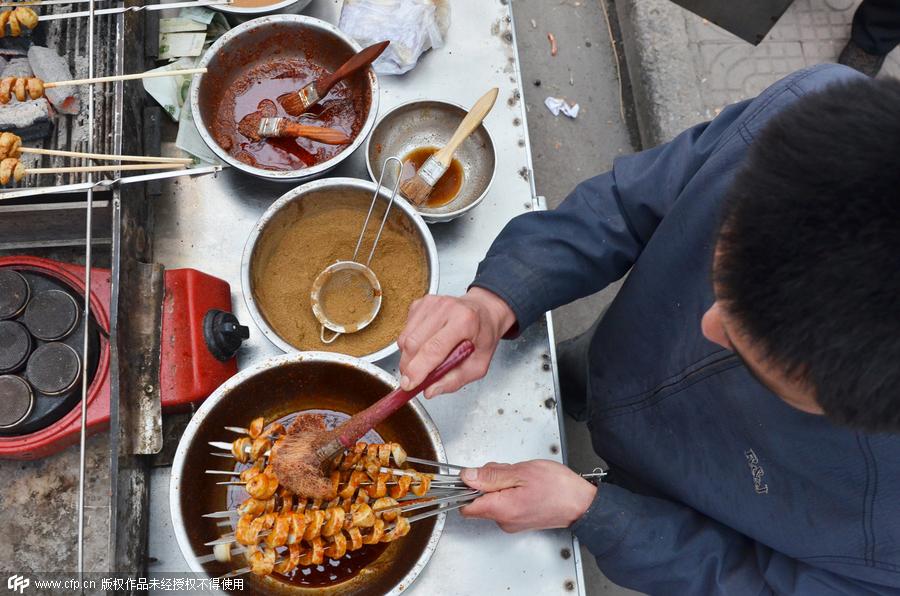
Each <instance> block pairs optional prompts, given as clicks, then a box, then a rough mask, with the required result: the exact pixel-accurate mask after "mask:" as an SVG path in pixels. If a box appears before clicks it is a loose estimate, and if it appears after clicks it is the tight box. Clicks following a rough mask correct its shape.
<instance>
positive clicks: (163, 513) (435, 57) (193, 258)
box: [149, 0, 584, 594]
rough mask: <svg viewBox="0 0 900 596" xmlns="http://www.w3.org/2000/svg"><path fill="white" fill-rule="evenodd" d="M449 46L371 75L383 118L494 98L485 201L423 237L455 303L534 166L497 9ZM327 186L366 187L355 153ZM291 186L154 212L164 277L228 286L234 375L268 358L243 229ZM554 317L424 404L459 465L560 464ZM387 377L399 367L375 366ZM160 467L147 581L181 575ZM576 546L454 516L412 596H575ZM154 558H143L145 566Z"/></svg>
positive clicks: (204, 186)
mask: <svg viewBox="0 0 900 596" xmlns="http://www.w3.org/2000/svg"><path fill="white" fill-rule="evenodd" d="M340 6H341V2H340V1H339V0H314V2H313V3H312V4H311V5H310V7H309V8H308V9H307V10H306V11H305V14H310V15H312V16H316V17H319V18H322V19H325V20H328V21H330V22H337V18H338V15H339V12H340ZM451 10H452V14H451V19H452V24H451V27H450V33H449V36H448V39H447V43H446V45H445V47H444V48H442V49H440V50H436V51H430V52H428V53H427V54H426V55H425V56H423V58H422V59H421V60H420V62H419V64H418V65H417V67H416V68H415V70H413V71H412V72H410V73H408V74H407V75H404V76H402V77H387V76H385V77H380V82H381V84H382V92H381V106H380V110H381V113H385V112H386V111H387V110H389V109H391V108H392V107H394V106H396V105H398V104H400V103H402V102H405V101H409V100H411V99H416V98H428V99H444V100H449V101H452V102H456V103H460V104H463V105H471V104H472V103H473V102H474V101H475V100H476V99H477V98H478V97H480V96H481V95H482V94H483V93H484V91H485V90H487V89H488V88H490V87H492V86H497V87H499V88H500V96H499V98H498V100H497V104H496V106H495V107H494V110H493V111H492V112H491V114H490V115H489V116H488V118H487V120H486V121H485V124H486V126H487V127H488V128H489V129H490V131H491V134H492V135H493V137H494V142H495V143H496V146H497V153H498V155H497V172H496V177H495V180H494V184H493V186H492V188H491V191H490V194H489V195H488V196H487V197H486V199H485V200H484V202H483V203H482V204H481V205H480V206H478V207H477V208H476V209H475V210H473V211H472V212H470V213H469V214H467V215H466V216H465V217H463V218H461V219H458V220H455V221H453V222H451V223H447V224H437V225H434V226H432V232H433V233H434V236H435V240H436V242H437V246H438V253H439V255H440V267H441V281H440V291H441V293H446V294H460V293H462V292H464V291H465V289H466V287H467V285H468V283H469V282H470V281H471V280H472V278H473V276H474V274H475V270H476V267H477V264H478V262H479V261H480V260H481V258H482V257H483V256H484V254H485V252H486V251H487V248H488V246H489V245H490V243H491V241H492V240H493V239H494V238H495V237H496V236H497V234H498V233H499V232H500V230H501V229H502V228H503V226H504V225H505V224H506V222H507V221H509V220H510V219H511V218H512V217H514V216H516V215H519V214H521V213H524V212H526V211H529V210H531V209H535V208H539V207H540V206H539V202H538V200H537V198H536V197H535V196H534V185H533V184H532V182H531V179H530V172H531V154H530V147H529V142H528V133H527V127H526V124H525V110H524V106H523V103H522V101H521V78H520V74H519V65H518V57H517V54H516V50H515V33H514V31H513V30H512V19H511V12H510V11H511V8H510V6H509V3H508V2H507V1H506V0H454V2H452V9H451ZM333 175H335V176H351V177H357V178H366V177H367V174H366V167H365V159H364V155H363V152H362V150H359V151H357V153H356V154H355V155H353V156H352V157H351V158H350V159H348V160H347V161H346V162H345V163H344V164H342V166H341V167H340V168H338V169H337V170H336V171H334V172H333ZM289 188H290V187H289V186H285V185H280V184H275V183H264V182H261V181H260V180H256V179H253V178H250V177H247V176H245V175H242V174H241V173H240V172H237V171H226V172H223V173H222V174H220V175H219V176H218V177H217V178H211V177H205V178H197V179H193V180H188V179H173V182H171V183H170V185H169V186H168V187H166V188H165V189H164V192H163V195H162V198H160V199H159V201H158V202H157V203H156V204H155V206H154V207H155V218H156V220H155V224H154V230H155V232H154V239H153V244H154V248H155V258H156V260H157V261H159V262H161V263H163V264H164V265H165V266H167V267H195V268H197V269H200V270H202V271H205V272H206V273H209V274H212V275H216V276H219V277H221V278H223V279H225V280H227V281H228V282H229V283H231V290H232V296H233V300H234V306H235V313H236V314H237V316H238V317H239V318H240V319H241V321H242V322H243V323H244V324H247V325H250V326H251V339H250V340H249V341H248V342H247V343H246V344H245V347H244V348H243V349H242V350H241V352H240V355H239V363H240V365H241V366H242V367H244V366H247V365H249V364H251V363H255V362H258V361H259V360H260V359H263V358H266V357H268V356H272V355H275V354H277V353H279V352H278V350H277V348H276V347H275V346H274V345H273V344H271V343H269V342H268V341H267V340H266V339H265V338H264V336H263V334H262V333H261V332H260V331H259V330H258V329H256V328H255V327H253V323H252V321H251V319H250V316H249V314H248V311H247V308H246V305H245V303H244V298H243V295H242V293H241V287H240V260H241V252H242V250H243V248H244V242H245V239H246V238H247V236H248V234H249V231H250V228H251V227H252V225H253V224H254V223H255V222H256V220H257V219H258V218H259V216H260V215H261V214H262V213H263V211H264V210H265V209H266V207H268V206H269V205H270V204H271V203H272V202H273V201H274V200H275V199H277V198H278V197H279V196H280V195H281V194H283V193H284V192H286V191H287V190H289ZM553 345H554V342H553V337H552V326H550V325H549V318H548V319H547V320H545V321H543V322H541V323H539V324H536V325H534V326H533V327H532V328H531V329H529V330H528V331H527V333H525V334H524V335H523V336H522V337H521V338H520V339H518V340H517V341H514V342H503V344H502V345H501V346H500V349H499V350H498V351H497V355H496V356H495V358H494V362H493V365H492V367H491V370H490V372H489V374H488V375H487V377H486V378H485V379H483V380H482V381H480V382H478V383H474V384H472V385H470V386H468V387H466V388H465V389H463V390H462V391H460V392H458V393H457V394H455V395H449V396H443V397H441V398H440V399H436V400H432V401H428V402H426V403H425V407H426V408H427V410H428V412H429V413H430V414H431V416H432V417H433V418H434V420H435V422H436V423H437V426H438V428H439V429H440V432H441V437H442V439H443V441H444V445H445V447H446V450H447V457H448V460H449V461H451V462H453V463H457V464H461V465H479V464H482V463H484V462H487V461H492V460H493V461H506V462H514V461H520V460H525V459H533V458H548V459H555V460H558V461H561V460H562V458H563V447H562V446H563V444H564V440H563V438H562V436H561V434H562V428H561V420H560V417H561V411H560V409H559V405H558V400H557V388H556V387H557V384H556V381H555V377H556V366H555V353H554V348H553ZM379 364H380V365H381V366H382V367H383V368H385V369H387V370H389V371H394V372H395V371H396V366H397V359H396V358H390V359H388V360H386V361H382V362H380V363H379ZM167 484H168V469H167V468H160V469H157V470H155V472H154V476H153V478H152V488H151V520H150V522H151V523H150V526H151V536H150V546H149V555H150V557H152V558H153V559H155V562H154V563H153V564H152V565H151V571H155V572H163V571H186V570H187V569H188V567H187V564H186V563H185V562H184V561H183V560H182V559H181V556H180V553H179V551H178V547H177V545H176V544H175V540H174V536H173V535H172V533H171V528H170V521H169V511H168V502H167V497H166V492H167ZM578 553H579V551H578V548H577V544H573V538H572V536H571V534H570V533H569V532H568V531H552V532H539V533H528V534H516V535H509V534H505V533H503V532H502V531H500V530H499V529H498V528H497V527H496V526H495V525H494V524H493V523H488V522H483V521H469V520H464V519H462V518H461V517H459V516H458V515H457V514H456V513H455V512H454V513H451V514H449V516H448V519H447V524H446V529H445V531H444V535H443V536H442V538H441V540H440V543H439V544H438V547H437V552H436V553H435V555H434V557H433V558H432V560H431V562H430V563H429V564H428V566H427V567H426V569H425V571H424V572H423V573H422V575H421V576H420V577H419V578H418V579H417V580H416V582H415V583H414V584H413V585H412V586H411V587H410V589H411V590H413V591H414V592H415V593H416V594H498V593H511V594H554V593H559V594H565V593H572V592H575V591H577V592H578V593H584V586H583V580H582V574H581V561H580V558H579V554H578ZM153 559H151V560H153Z"/></svg>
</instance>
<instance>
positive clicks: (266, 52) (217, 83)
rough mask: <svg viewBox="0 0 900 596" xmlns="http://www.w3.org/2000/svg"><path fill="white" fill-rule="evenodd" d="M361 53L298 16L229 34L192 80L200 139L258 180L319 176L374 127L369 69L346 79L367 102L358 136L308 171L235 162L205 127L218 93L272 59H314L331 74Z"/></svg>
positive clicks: (331, 30) (325, 26)
mask: <svg viewBox="0 0 900 596" xmlns="http://www.w3.org/2000/svg"><path fill="white" fill-rule="evenodd" d="M285 40H289V43H285ZM361 49H362V48H361V47H360V46H359V44H357V43H356V42H355V41H353V39H351V38H350V37H348V36H347V35H345V34H344V33H342V32H341V31H340V30H339V29H338V28H337V27H335V26H333V25H331V24H330V23H326V22H325V21H322V20H319V19H314V18H312V17H307V16H302V15H269V16H264V17H260V18H258V19H253V20H252V21H247V22H246V23H244V24H242V25H239V26H237V27H235V28H234V29H231V30H230V31H228V32H227V33H226V34H225V35H223V36H222V37H220V38H219V39H218V40H216V42H215V43H214V44H213V45H212V46H211V47H210V48H209V50H207V51H206V53H205V54H204V55H203V58H201V60H200V63H199V64H198V65H197V66H198V67H203V68H207V69H208V72H206V73H205V74H198V75H194V78H193V80H192V81H191V90H190V101H191V111H192V113H193V115H194V122H195V123H196V124H197V129H198V130H199V131H200V136H201V137H203V140H204V141H205V142H206V144H207V145H208V146H209V148H210V149H211V150H212V151H213V152H214V153H215V154H216V155H217V156H218V157H219V158H220V159H221V160H222V161H224V162H226V163H228V164H229V165H231V166H234V167H235V168H237V169H239V170H241V171H243V172H247V173H248V174H252V175H254V176H258V177H260V178H265V179H267V180H276V181H282V182H294V183H296V182H303V181H305V180H312V179H314V178H317V177H319V176H321V175H322V174H324V173H326V172H328V171H329V170H331V169H332V168H334V167H335V166H336V165H338V164H339V163H341V162H342V161H343V160H345V159H346V158H347V157H349V156H350V154H351V153H353V152H354V151H355V150H356V149H357V148H358V147H359V146H360V145H362V143H363V141H364V140H365V139H366V137H367V136H368V135H369V132H371V130H372V127H373V126H374V125H375V118H376V116H377V113H378V80H377V78H376V77H375V71H374V70H372V69H371V68H368V69H366V70H364V71H361V72H359V73H356V74H355V75H354V76H352V77H350V78H349V79H346V80H347V81H348V82H349V83H350V84H351V85H353V86H354V92H355V93H360V94H363V93H364V94H366V95H367V96H368V98H369V111H368V114H367V115H366V118H365V121H364V122H363V125H362V127H361V128H360V130H359V134H358V135H356V138H355V139H353V142H351V143H350V144H349V145H347V146H346V147H345V148H344V149H343V151H341V152H340V153H338V154H337V155H335V156H334V157H332V158H331V159H329V160H326V161H323V162H322V163H319V164H316V165H314V166H311V167H308V168H302V169H299V170H287V171H283V170H266V169H264V168H257V167H254V166H251V165H250V164H246V163H244V162H242V161H240V160H239V159H235V158H234V157H232V155H231V154H229V153H228V152H227V151H225V150H224V149H222V147H220V146H219V144H218V143H216V141H215V139H214V138H213V137H212V134H211V133H210V131H209V127H208V121H209V120H210V119H211V118H213V115H214V114H215V113H216V107H217V106H218V102H219V101H220V100H221V96H222V94H221V90H222V89H225V88H227V87H228V86H229V85H231V84H233V83H234V81H235V80H236V79H238V78H239V77H240V76H241V75H242V74H243V72H244V71H245V70H247V69H248V68H252V67H253V66H255V65H257V64H259V63H260V62H264V61H267V60H271V59H272V58H273V57H290V56H291V55H298V54H299V55H303V56H308V55H312V56H315V58H316V61H317V62H318V63H319V64H321V65H322V66H323V67H325V68H326V69H328V70H329V71H334V70H337V68H338V67H340V66H341V64H343V63H344V62H346V61H347V60H348V59H349V58H350V57H351V56H352V55H354V54H356V53H357V52H359V51H360V50H361Z"/></svg>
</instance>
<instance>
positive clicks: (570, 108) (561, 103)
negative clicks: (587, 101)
mask: <svg viewBox="0 0 900 596" xmlns="http://www.w3.org/2000/svg"><path fill="white" fill-rule="evenodd" d="M544 105H545V106H547V109H548V110H550V112H551V113H552V114H553V115H554V116H559V114H560V112H562V113H563V114H565V115H566V116H568V117H569V118H577V117H578V112H579V111H580V110H581V107H580V106H579V105H578V104H577V103H569V102H568V101H566V99H564V98H562V97H548V98H547V99H545V100H544Z"/></svg>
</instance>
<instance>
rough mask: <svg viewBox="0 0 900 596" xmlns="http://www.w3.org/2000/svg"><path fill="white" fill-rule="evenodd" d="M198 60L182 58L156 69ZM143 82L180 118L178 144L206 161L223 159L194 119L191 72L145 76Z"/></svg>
mask: <svg viewBox="0 0 900 596" xmlns="http://www.w3.org/2000/svg"><path fill="white" fill-rule="evenodd" d="M197 61H198V59H197V58H182V59H180V60H176V61H175V62H171V63H169V64H166V65H165V66H161V67H159V68H156V69H154V70H155V71H156V70H179V69H183V68H194V67H195V66H196V64H197ZM151 72H153V71H151ZM143 84H144V89H145V90H146V91H147V93H149V94H150V96H151V97H152V98H153V99H155V100H156V101H157V102H158V103H159V105H161V106H162V107H163V109H164V110H165V111H166V113H167V114H168V115H169V116H171V118H172V120H175V121H176V122H178V135H177V136H176V138H175V146H176V147H178V148H179V149H181V150H182V151H186V152H187V153H190V154H191V155H193V156H194V157H196V158H198V159H200V160H201V161H204V162H206V163H211V164H219V163H222V162H221V160H220V159H219V158H218V157H216V154H215V153H213V152H212V150H211V149H210V148H209V146H208V145H207V144H206V143H205V142H204V141H203V137H201V136H200V131H198V130H197V125H196V123H194V118H193V116H192V114H191V104H190V102H189V101H188V94H189V93H190V89H191V75H181V76H174V77H156V78H150V79H143Z"/></svg>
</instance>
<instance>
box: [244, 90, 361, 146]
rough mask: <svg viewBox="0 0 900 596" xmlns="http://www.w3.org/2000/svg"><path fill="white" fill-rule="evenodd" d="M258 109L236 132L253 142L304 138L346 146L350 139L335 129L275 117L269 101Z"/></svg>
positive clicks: (274, 111)
mask: <svg viewBox="0 0 900 596" xmlns="http://www.w3.org/2000/svg"><path fill="white" fill-rule="evenodd" d="M257 107H258V109H257V111H255V112H251V113H249V114H247V115H246V116H244V117H243V118H241V121H240V122H239V123H238V131H239V132H240V133H241V134H242V135H244V136H245V137H247V138H248V139H250V140H251V141H253V142H256V141H261V140H262V139H268V138H270V137H305V138H307V139H311V140H313V141H318V142H320V143H325V144H326V145H346V144H347V143H349V142H350V140H351V139H350V137H349V136H347V134H346V133H345V132H344V131H342V130H338V129H337V128H328V127H326V126H309V125H306V124H300V123H298V122H292V121H291V120H288V119H287V118H280V117H276V116H275V113H276V108H275V103H274V102H273V101H272V100H270V99H264V100H262V101H261V102H259V106H257Z"/></svg>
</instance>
